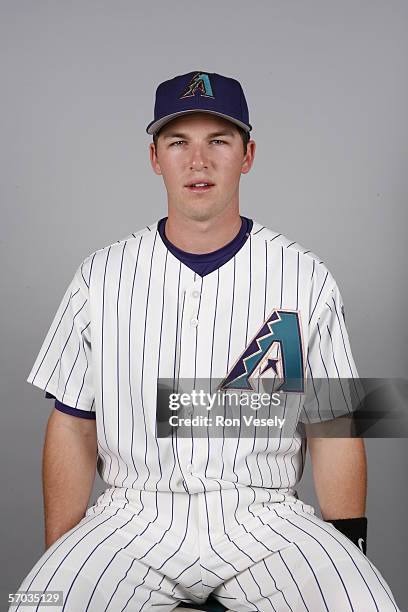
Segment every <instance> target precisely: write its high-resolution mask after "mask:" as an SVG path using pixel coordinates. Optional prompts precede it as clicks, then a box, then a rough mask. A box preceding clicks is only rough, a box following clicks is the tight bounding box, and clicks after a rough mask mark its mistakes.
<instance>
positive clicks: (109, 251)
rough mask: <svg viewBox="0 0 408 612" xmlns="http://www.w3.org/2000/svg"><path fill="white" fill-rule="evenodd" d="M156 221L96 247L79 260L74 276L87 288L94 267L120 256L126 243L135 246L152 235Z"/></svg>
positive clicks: (154, 231) (155, 227)
mask: <svg viewBox="0 0 408 612" xmlns="http://www.w3.org/2000/svg"><path fill="white" fill-rule="evenodd" d="M157 223H158V221H155V222H153V223H151V224H150V225H146V226H145V227H143V228H141V229H139V230H136V231H135V232H132V233H131V234H128V235H127V236H125V237H123V238H120V239H119V240H116V241H114V242H111V243H109V244H107V245H105V246H103V247H101V248H99V249H96V250H95V251H93V252H92V253H90V254H89V255H87V256H86V257H85V259H83V260H82V261H81V263H80V264H79V266H78V268H77V270H76V273H75V274H76V276H77V277H80V279H82V281H83V282H84V283H85V285H86V286H87V287H88V288H89V282H90V278H91V273H92V270H93V269H94V268H95V267H98V268H100V266H101V264H102V263H103V265H105V264H106V262H107V260H108V258H113V259H116V258H117V257H118V256H121V254H122V252H123V250H124V248H125V247H126V246H127V245H129V246H134V245H136V246H137V245H138V244H139V243H140V242H141V240H144V239H146V238H150V237H152V236H154V235H155V233H156V229H157Z"/></svg>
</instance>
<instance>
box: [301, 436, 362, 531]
mask: <svg viewBox="0 0 408 612" xmlns="http://www.w3.org/2000/svg"><path fill="white" fill-rule="evenodd" d="M307 431H308V426H307V425H306V433H307ZM308 446H309V452H310V457H311V461H312V471H313V480H314V485H315V490H316V495H317V498H318V501H319V506H320V510H321V513H322V517H323V519H324V520H328V521H330V520H334V519H345V518H357V517H362V516H364V514H365V504H366V495H367V461H366V455H365V447H364V440H363V439H362V438H317V437H308Z"/></svg>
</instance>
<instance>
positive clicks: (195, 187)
mask: <svg viewBox="0 0 408 612" xmlns="http://www.w3.org/2000/svg"><path fill="white" fill-rule="evenodd" d="M185 187H186V189H188V190H189V191H191V192H193V193H204V192H206V191H210V189H211V188H212V187H215V185H214V183H209V182H205V181H202V182H196V183H189V184H188V185H185Z"/></svg>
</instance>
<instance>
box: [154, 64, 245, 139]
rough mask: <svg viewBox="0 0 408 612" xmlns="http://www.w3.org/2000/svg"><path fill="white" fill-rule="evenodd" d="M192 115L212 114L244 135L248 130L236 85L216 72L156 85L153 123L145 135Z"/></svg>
mask: <svg viewBox="0 0 408 612" xmlns="http://www.w3.org/2000/svg"><path fill="white" fill-rule="evenodd" d="M194 112H205V113H213V114H214V115H218V117H223V118H224V119H228V121H232V123H235V124H236V125H238V126H239V127H241V128H243V129H244V130H246V131H247V132H250V131H251V130H252V126H251V124H250V123H249V113H248V105H247V102H246V99H245V95H244V92H243V89H242V87H241V84H240V83H239V81H237V80H236V79H233V78H230V77H226V76H223V75H221V74H217V73H216V72H203V71H201V70H195V71H193V72H188V73H187V74H181V75H178V76H175V77H174V78H172V79H169V80H167V81H163V83H160V85H159V86H158V87H157V89H156V101H155V105H154V119H153V121H151V122H150V123H149V125H148V126H147V128H146V132H147V133H148V134H154V133H155V132H157V131H158V130H159V129H160V128H162V127H163V126H164V125H165V124H166V123H168V122H169V121H171V120H172V119H175V118H176V117H180V116H181V115H184V114H187V113H194Z"/></svg>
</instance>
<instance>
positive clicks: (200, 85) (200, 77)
mask: <svg viewBox="0 0 408 612" xmlns="http://www.w3.org/2000/svg"><path fill="white" fill-rule="evenodd" d="M197 92H198V93H199V94H200V95H201V96H205V97H206V98H215V96H214V94H213V88H212V86H211V81H210V77H209V76H208V74H207V73H206V72H197V73H196V74H195V75H194V76H193V78H192V79H191V81H190V82H189V84H188V85H187V87H186V89H185V90H184V91H183V93H182V94H181V96H180V100H181V99H182V98H190V97H192V96H194V95H195V94H196V93H197Z"/></svg>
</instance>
